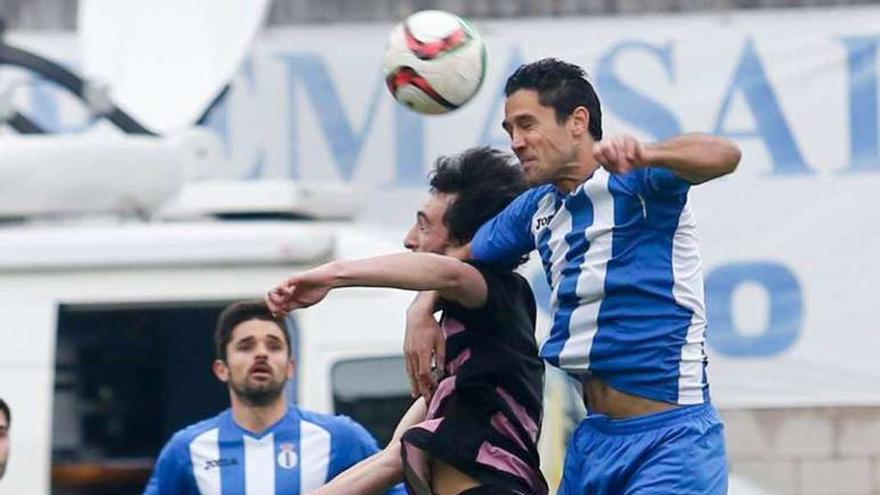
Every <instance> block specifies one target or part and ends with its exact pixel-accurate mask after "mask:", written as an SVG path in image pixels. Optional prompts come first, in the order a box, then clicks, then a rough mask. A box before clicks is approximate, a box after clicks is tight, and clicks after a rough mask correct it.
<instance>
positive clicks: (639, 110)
mask: <svg viewBox="0 0 880 495" xmlns="http://www.w3.org/2000/svg"><path fill="white" fill-rule="evenodd" d="M627 52H643V53H646V54H648V55H651V56H652V57H654V58H656V59H657V61H658V62H660V65H661V66H662V67H663V69H664V70H665V71H666V75H667V77H668V78H669V80H670V81H671V82H674V81H675V75H674V67H673V65H672V43H667V44H665V45H651V44H649V43H644V42H640V41H627V42H623V43H620V44H618V45H617V46H615V47H614V48H612V49H611V50H610V51H609V52H608V53H606V54H605V55H604V56H603V57H602V58H600V59H599V64H598V68H597V70H596V85H597V91H598V92H599V94H600V95H601V97H602V99H603V100H604V106H605V108H606V109H608V110H610V111H611V112H613V113H614V114H616V115H617V116H619V117H620V118H621V119H623V120H624V121H626V122H627V123H629V124H630V125H632V126H634V127H636V128H638V129H641V130H643V131H645V132H647V133H648V134H649V135H651V136H653V137H654V138H656V139H657V140H660V141H662V140H664V139H668V138H670V137H672V136H676V135H678V134H681V123H680V122H679V121H678V119H677V118H676V117H675V115H674V114H673V113H672V112H671V111H670V110H669V109H668V108H666V107H664V106H663V105H662V104H660V103H659V102H658V101H656V100H654V99H651V98H649V97H648V96H645V95H644V94H642V93H640V92H638V91H636V90H635V89H633V88H632V87H631V86H627V84H626V83H625V82H624V81H623V80H621V79H620V78H619V77H618V76H617V74H615V72H614V62H615V61H616V60H617V58H618V57H619V56H620V55H622V54H624V53H627Z"/></svg>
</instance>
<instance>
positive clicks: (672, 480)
mask: <svg viewBox="0 0 880 495" xmlns="http://www.w3.org/2000/svg"><path fill="white" fill-rule="evenodd" d="M558 493H559V495H646V494H652V495H657V494H676V495H684V494H694V495H697V494H699V495H723V494H726V493H727V454H726V452H725V449H724V425H723V424H722V423H721V418H720V416H718V412H717V411H716V410H715V408H714V407H712V405H711V404H701V405H698V406H684V407H680V408H677V409H672V410H669V411H664V412H661V413H655V414H648V415H645V416H638V417H635V418H627V419H610V418H608V416H605V415H602V414H593V415H590V416H589V417H587V419H585V420H583V421H582V422H581V424H580V425H578V427H577V429H576V430H575V432H574V435H573V436H572V438H571V441H570V443H569V445H568V453H567V454H566V457H565V471H564V473H563V475H562V484H561V485H560V487H559V492H558Z"/></svg>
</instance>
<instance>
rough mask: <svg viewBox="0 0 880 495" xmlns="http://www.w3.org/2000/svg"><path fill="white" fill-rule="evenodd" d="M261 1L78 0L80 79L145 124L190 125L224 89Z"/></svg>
mask: <svg viewBox="0 0 880 495" xmlns="http://www.w3.org/2000/svg"><path fill="white" fill-rule="evenodd" d="M268 8H269V0H246V1H243V0H150V1H148V2H145V1H143V0H81V1H80V3H79V21H78V22H79V29H78V31H79V41H80V49H81V52H82V57H83V67H82V69H83V72H84V74H85V76H86V77H87V78H89V79H91V80H94V81H96V82H97V83H99V84H106V85H107V87H108V89H109V92H110V97H111V98H112V99H113V101H114V102H115V103H116V104H117V105H118V106H119V107H120V108H121V109H122V110H124V111H126V112H127V113H129V114H130V115H131V116H132V117H134V118H135V119H136V120H137V121H138V122H140V123H141V124H143V125H144V126H145V127H147V128H148V129H150V130H152V131H155V132H158V133H166V132H173V131H178V130H181V129H184V128H188V127H191V126H192V125H194V124H195V123H196V122H197V121H198V119H199V118H200V117H201V116H202V115H203V114H204V112H205V110H207V108H208V107H209V105H210V104H211V103H212V102H213V101H214V99H215V98H216V97H217V95H218V94H220V92H221V91H223V89H224V88H225V86H226V85H227V84H228V82H229V81H230V80H231V79H232V77H233V76H234V75H235V73H236V71H237V70H238V68H239V66H240V65H241V63H242V61H243V59H244V57H245V55H246V53H247V51H248V48H249V47H250V45H251V43H252V42H253V39H254V38H255V36H256V34H257V32H258V30H259V28H260V26H261V25H262V23H263V21H264V19H265V17H266V14H267V12H268Z"/></svg>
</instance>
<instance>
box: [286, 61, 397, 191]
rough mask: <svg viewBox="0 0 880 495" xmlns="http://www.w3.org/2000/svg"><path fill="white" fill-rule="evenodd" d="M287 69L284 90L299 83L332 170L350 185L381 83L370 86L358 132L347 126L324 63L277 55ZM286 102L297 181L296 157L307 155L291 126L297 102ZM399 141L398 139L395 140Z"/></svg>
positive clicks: (291, 152) (381, 90) (295, 113)
mask: <svg viewBox="0 0 880 495" xmlns="http://www.w3.org/2000/svg"><path fill="white" fill-rule="evenodd" d="M279 58H280V59H281V60H282V61H284V63H285V64H286V66H287V74H288V78H289V81H288V82H289V84H288V88H293V87H294V86H295V84H296V83H297V82H301V83H302V86H303V88H304V89H305V90H306V93H308V96H309V98H308V99H309V101H311V102H312V105H314V107H315V110H316V111H315V116H316V117H317V120H318V124H319V126H320V128H321V131H322V132H323V134H324V137H325V138H326V139H327V142H328V144H329V147H330V151H331V153H332V154H333V161H334V165H335V167H336V170H337V171H338V172H339V173H340V175H341V176H342V179H343V180H345V181H351V180H352V178H353V176H354V171H355V167H356V166H357V164H358V162H359V160H360V154H361V149H362V148H363V145H364V142H365V141H366V137H367V135H368V134H369V132H370V129H371V128H372V126H373V120H374V119H375V116H376V110H377V108H378V106H379V101H380V96H381V95H382V92H383V91H385V82H384V81H383V80H382V79H381V78H377V80H376V82H375V83H374V85H373V86H374V87H373V93H372V95H371V96H370V99H369V102H368V103H367V111H366V117H365V119H364V122H363V123H362V124H361V126H360V130H359V131H355V130H354V129H353V128H352V125H351V122H350V121H349V119H348V116H347V115H346V112H345V107H344V106H343V104H342V102H341V101H340V98H339V93H338V92H337V91H336V85H335V84H334V82H333V79H332V78H331V77H330V74H329V72H328V70H327V66H326V65H325V63H324V61H323V60H321V58H319V57H318V56H316V55H311V54H304V53H285V54H281V55H279ZM288 101H289V105H290V107H289V112H288V115H289V119H290V120H289V125H290V128H289V134H288V139H289V148H288V150H289V159H290V162H289V163H290V167H291V171H292V173H291V175H292V176H293V177H297V176H298V175H299V174H298V167H299V163H298V159H299V156H300V155H301V154H302V156H308V151H307V150H305V151H301V150H300V139H299V136H298V135H297V134H298V133H297V128H296V125H295V122H296V119H297V117H298V114H299V109H298V108H297V103H296V102H297V99H296V97H295V95H293V94H291V95H290V96H289V98H288ZM398 139H399V136H398Z"/></svg>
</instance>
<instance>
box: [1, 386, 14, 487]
mask: <svg viewBox="0 0 880 495" xmlns="http://www.w3.org/2000/svg"><path fill="white" fill-rule="evenodd" d="M11 424H12V412H11V411H10V410H9V405H8V404H6V401H4V400H3V399H0V479H3V475H4V474H6V463H7V462H8V461H9V426H10V425H11Z"/></svg>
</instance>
